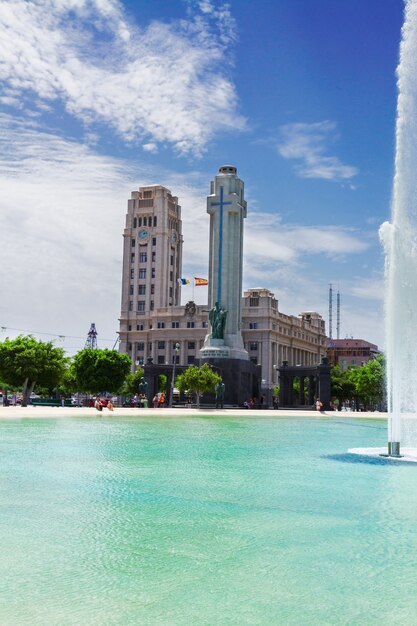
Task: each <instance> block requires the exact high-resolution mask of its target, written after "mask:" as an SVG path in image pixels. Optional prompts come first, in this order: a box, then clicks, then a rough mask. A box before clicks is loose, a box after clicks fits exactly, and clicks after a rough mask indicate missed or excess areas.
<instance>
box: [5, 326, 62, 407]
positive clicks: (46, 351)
mask: <svg viewBox="0 0 417 626" xmlns="http://www.w3.org/2000/svg"><path fill="white" fill-rule="evenodd" d="M65 362H66V359H65V356H64V351H63V349H62V348H56V347H55V346H54V345H53V344H52V342H50V341H49V342H43V341H38V340H37V339H35V338H34V337H32V336H31V335H27V336H23V335H19V337H16V339H6V340H5V341H3V342H2V343H0V378H2V380H4V382H5V383H7V384H8V385H10V386H11V387H22V389H23V399H22V406H27V403H28V399H29V397H30V394H31V393H32V391H33V390H34V388H35V385H36V384H38V385H39V386H40V387H56V386H57V385H58V384H59V382H60V381H61V379H62V376H63V374H64V371H65Z"/></svg>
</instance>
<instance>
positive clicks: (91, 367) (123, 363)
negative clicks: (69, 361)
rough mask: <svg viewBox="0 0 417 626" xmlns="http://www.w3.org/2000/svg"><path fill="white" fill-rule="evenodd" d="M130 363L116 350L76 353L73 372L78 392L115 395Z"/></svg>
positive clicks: (123, 380)
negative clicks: (108, 392)
mask: <svg viewBox="0 0 417 626" xmlns="http://www.w3.org/2000/svg"><path fill="white" fill-rule="evenodd" d="M131 366H132V361H131V360H130V358H129V357H128V356H127V354H120V353H119V352H116V350H107V349H105V350H98V349H97V350H92V349H91V348H86V349H85V350H81V351H80V352H78V353H77V354H76V355H75V357H74V361H73V366H72V367H73V370H74V375H75V379H76V381H77V388H78V390H79V391H83V392H85V393H97V392H99V391H111V392H112V393H117V392H118V391H119V390H120V389H121V387H122V385H123V383H124V382H125V380H126V377H127V376H128V374H129V371H130V368H131Z"/></svg>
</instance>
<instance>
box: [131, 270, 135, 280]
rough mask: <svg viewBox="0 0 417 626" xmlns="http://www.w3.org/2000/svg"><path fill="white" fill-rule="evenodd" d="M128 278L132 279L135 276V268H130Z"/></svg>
mask: <svg viewBox="0 0 417 626" xmlns="http://www.w3.org/2000/svg"><path fill="white" fill-rule="evenodd" d="M130 278H131V279H132V280H133V279H134V278H135V270H130Z"/></svg>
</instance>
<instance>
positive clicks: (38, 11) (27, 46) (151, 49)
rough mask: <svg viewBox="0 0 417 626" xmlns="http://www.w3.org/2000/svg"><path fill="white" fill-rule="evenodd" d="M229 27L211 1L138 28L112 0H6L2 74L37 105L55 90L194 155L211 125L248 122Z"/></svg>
mask: <svg viewBox="0 0 417 626" xmlns="http://www.w3.org/2000/svg"><path fill="white" fill-rule="evenodd" d="M234 33H235V25H234V23H233V18H232V16H231V14H230V11H229V10H228V8H227V7H226V6H223V7H219V8H216V7H215V6H214V5H213V3H210V2H205V3H203V4H202V12H200V13H197V14H195V15H193V16H189V18H188V19H184V20H178V21H176V22H172V23H170V24H166V23H162V22H158V21H154V22H152V23H151V24H150V25H149V26H148V27H147V28H142V29H140V28H139V27H138V26H135V25H132V22H131V20H130V18H129V17H127V16H125V14H124V12H123V8H122V4H121V2H119V1H118V0H65V1H64V0H38V1H37V2H33V1H31V2H30V1H29V2H26V1H24V0H5V1H3V2H2V3H1V4H0V39H1V41H2V46H1V49H0V79H1V80H2V81H3V83H4V85H5V86H6V88H8V89H12V90H13V92H14V93H15V94H20V95H21V96H22V97H25V98H26V99H27V100H30V101H31V102H32V101H33V105H34V106H35V105H36V100H38V101H41V102H43V103H45V102H46V103H47V104H50V103H51V102H53V101H54V100H58V99H59V100H61V101H62V102H63V103H64V105H65V108H66V110H67V111H68V112H69V113H70V114H72V115H74V116H76V117H77V118H78V119H81V120H82V121H83V122H84V123H85V124H87V125H91V124H92V123H95V122H98V123H105V124H107V125H108V126H110V127H112V128H113V129H114V130H115V131H116V132H117V133H118V134H119V135H120V136H121V137H123V138H124V139H125V140H126V141H143V140H145V145H152V144H159V143H162V142H168V143H170V144H172V145H173V146H174V148H175V150H176V151H177V152H179V153H181V154H187V153H189V154H197V155H198V154H201V153H202V152H203V151H204V149H205V146H206V144H207V142H208V141H209V140H210V139H211V137H212V136H213V135H214V133H216V132H217V131H219V130H228V131H238V130H242V129H243V128H244V127H245V120H244V119H243V118H242V117H241V116H240V115H239V114H238V113H237V95H236V92H235V88H234V85H233V84H232V82H231V81H230V79H229V78H228V77H227V75H226V67H227V66H229V65H230V63H229V62H228V58H229V56H230V49H229V48H228V46H229V45H230V43H231V41H232V40H233V39H234V36H235V35H234ZM33 94H35V96H36V98H35V99H34V98H33Z"/></svg>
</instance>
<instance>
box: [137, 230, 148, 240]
mask: <svg viewBox="0 0 417 626" xmlns="http://www.w3.org/2000/svg"><path fill="white" fill-rule="evenodd" d="M138 237H139V239H140V240H142V241H143V240H144V239H147V237H148V231H147V230H146V228H142V230H140V231H139V234H138Z"/></svg>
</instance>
